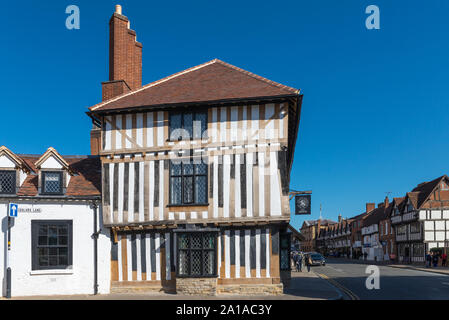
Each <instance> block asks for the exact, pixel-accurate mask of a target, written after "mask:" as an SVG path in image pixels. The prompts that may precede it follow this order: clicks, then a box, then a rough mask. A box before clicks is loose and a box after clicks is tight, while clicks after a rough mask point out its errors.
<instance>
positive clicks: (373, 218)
mask: <svg viewBox="0 0 449 320" xmlns="http://www.w3.org/2000/svg"><path fill="white" fill-rule="evenodd" d="M385 213H386V208H385V206H381V207H378V208H376V209H374V210H373V211H371V213H370V215H369V216H368V217H367V218H366V219H365V221H364V222H363V225H364V226H365V227H369V226H371V225H373V224H377V223H379V222H380V221H382V220H384V219H385Z"/></svg>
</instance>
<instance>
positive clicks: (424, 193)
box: [410, 175, 447, 209]
mask: <svg viewBox="0 0 449 320" xmlns="http://www.w3.org/2000/svg"><path fill="white" fill-rule="evenodd" d="M443 179H447V176H446V175H444V176H441V177H439V178H437V179H435V180H432V181H430V182H424V183H421V184H419V185H418V186H417V187H416V188H415V189H413V190H412V192H411V193H410V194H411V197H410V200H411V201H412V203H413V206H414V207H415V209H420V208H421V206H422V205H423V204H424V202H425V201H426V200H427V198H428V197H429V196H430V194H431V193H432V191H433V190H434V189H435V187H437V186H438V184H439V183H440V182H441V180H443Z"/></svg>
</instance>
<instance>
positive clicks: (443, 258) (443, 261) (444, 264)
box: [441, 252, 447, 267]
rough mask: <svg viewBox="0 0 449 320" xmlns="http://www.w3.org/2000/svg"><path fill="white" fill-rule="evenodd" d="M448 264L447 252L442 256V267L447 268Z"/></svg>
mask: <svg viewBox="0 0 449 320" xmlns="http://www.w3.org/2000/svg"><path fill="white" fill-rule="evenodd" d="M446 263H447V254H446V252H443V255H442V256H441V266H442V267H445V266H446Z"/></svg>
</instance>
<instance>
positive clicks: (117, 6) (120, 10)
mask: <svg viewBox="0 0 449 320" xmlns="http://www.w3.org/2000/svg"><path fill="white" fill-rule="evenodd" d="M115 13H118V14H122V6H121V5H119V4H118V5H116V6H115Z"/></svg>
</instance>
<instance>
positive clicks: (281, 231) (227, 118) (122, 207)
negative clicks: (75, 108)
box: [88, 6, 302, 294]
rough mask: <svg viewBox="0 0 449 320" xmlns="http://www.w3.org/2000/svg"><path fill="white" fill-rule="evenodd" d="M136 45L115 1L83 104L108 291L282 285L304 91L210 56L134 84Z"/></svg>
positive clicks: (271, 288) (273, 290)
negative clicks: (106, 41)
mask: <svg viewBox="0 0 449 320" xmlns="http://www.w3.org/2000/svg"><path fill="white" fill-rule="evenodd" d="M141 54H142V45H141V44H140V43H138V42H137V41H136V33H135V32H134V31H133V30H131V29H130V28H129V21H128V18H127V17H125V16H124V15H122V12H121V7H119V6H118V7H117V9H116V12H115V13H114V14H113V16H112V18H111V21H110V79H109V81H108V82H105V83H103V102H101V103H99V104H97V105H95V106H93V107H91V108H90V109H89V112H88V114H89V116H90V117H91V118H92V119H93V123H94V129H93V130H92V139H91V140H92V151H93V152H94V153H98V154H99V155H100V156H101V162H102V172H103V206H104V215H103V216H104V225H105V226H107V227H109V228H111V230H112V258H111V260H112V261H111V281H112V288H113V291H114V290H115V291H120V290H122V289H123V290H129V289H132V288H140V289H142V290H160V289H161V288H162V289H164V290H176V291H177V292H178V293H187V294H191V293H193V294H194V293H208V294H216V293H252V292H257V293H269V294H279V293H281V292H282V279H283V272H284V271H285V275H286V276H287V274H288V273H289V268H290V265H289V252H290V241H289V240H290V239H289V234H288V233H287V227H288V223H289V221H290V206H289V184H290V171H291V168H292V163H293V155H294V151H295V144H296V138H297V134H298V128H299V119H300V113H301V104H302V96H301V94H300V91H299V90H297V89H294V88H290V87H287V86H284V85H281V84H278V83H276V82H273V81H270V80H268V79H265V78H262V77H260V76H257V75H255V74H253V73H250V72H248V71H245V70H243V69H240V68H237V67H235V66H232V65H230V64H227V63H225V62H223V61H220V60H217V59H216V60H212V61H209V62H207V63H204V64H201V65H199V66H196V67H193V68H190V69H187V70H184V71H182V72H179V73H177V74H174V75H171V76H168V77H166V78H164V79H161V80H158V81H155V82H153V83H150V84H148V85H145V86H141V80H142V79H141V74H142V69H141V65H142V61H141ZM198 283H201V284H202V285H201V286H199V285H197V284H198ZM205 288H206V289H205Z"/></svg>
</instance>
